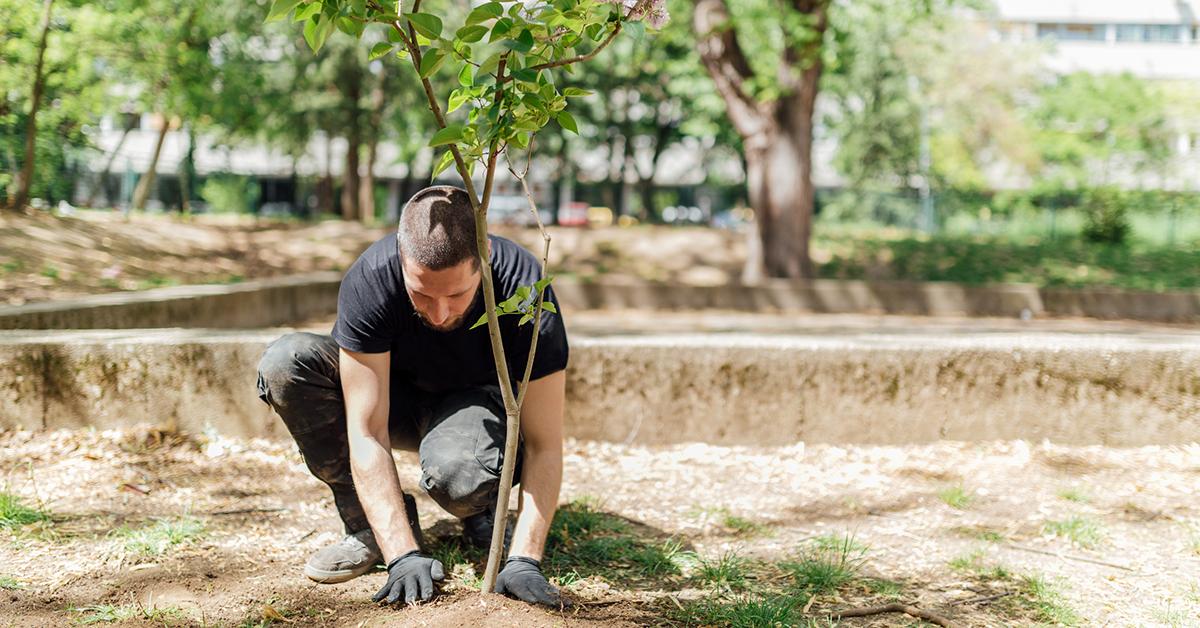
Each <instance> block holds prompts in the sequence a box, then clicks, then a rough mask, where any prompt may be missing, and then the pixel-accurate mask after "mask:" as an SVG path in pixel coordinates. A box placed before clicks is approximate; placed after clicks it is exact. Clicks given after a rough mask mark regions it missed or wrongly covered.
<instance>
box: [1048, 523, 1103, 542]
mask: <svg viewBox="0 0 1200 628" xmlns="http://www.w3.org/2000/svg"><path fill="white" fill-rule="evenodd" d="M1043 531H1044V532H1045V533H1046V534H1052V535H1054V536H1058V537H1063V538H1067V539H1070V540H1071V542H1072V543H1074V544H1075V545H1078V546H1080V547H1084V548H1089V549H1090V548H1093V547H1096V546H1097V545H1099V544H1100V543H1101V541H1103V540H1104V529H1103V528H1102V527H1101V526H1100V523H1099V522H1098V521H1096V520H1095V519H1091V518H1089V517H1080V516H1075V517H1070V518H1068V519H1064V520H1062V521H1047V522H1046V525H1045V526H1044V527H1043Z"/></svg>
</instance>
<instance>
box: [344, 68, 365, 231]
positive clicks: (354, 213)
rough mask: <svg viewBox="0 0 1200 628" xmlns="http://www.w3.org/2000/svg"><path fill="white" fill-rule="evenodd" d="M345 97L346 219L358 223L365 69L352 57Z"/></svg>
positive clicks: (345, 81) (347, 69) (346, 81)
mask: <svg viewBox="0 0 1200 628" xmlns="http://www.w3.org/2000/svg"><path fill="white" fill-rule="evenodd" d="M342 81H343V83H342V94H343V98H345V106H346V167H345V169H344V170H343V171H342V219H343V220H357V219H358V217H359V216H360V211H359V205H358V195H359V175H358V167H359V162H360V155H359V149H360V148H361V147H362V120H361V119H360V116H359V106H358V101H359V100H360V99H361V98H362V67H361V66H360V65H359V64H358V59H357V57H355V56H354V55H353V53H350V54H348V55H347V57H346V58H345V59H344V65H343V69H342Z"/></svg>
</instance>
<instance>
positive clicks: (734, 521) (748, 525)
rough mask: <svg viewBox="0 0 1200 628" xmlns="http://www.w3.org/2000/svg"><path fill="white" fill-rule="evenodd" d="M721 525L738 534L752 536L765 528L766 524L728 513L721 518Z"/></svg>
mask: <svg viewBox="0 0 1200 628" xmlns="http://www.w3.org/2000/svg"><path fill="white" fill-rule="evenodd" d="M721 525H723V526H725V527H726V528H729V529H730V530H733V533H734V534H737V535H738V536H754V535H757V534H760V533H762V532H763V531H764V530H766V526H764V525H763V524H761V523H757V522H754V521H751V520H749V519H744V518H742V517H739V516H737V515H734V514H729V513H727V514H726V515H725V516H724V517H722V518H721Z"/></svg>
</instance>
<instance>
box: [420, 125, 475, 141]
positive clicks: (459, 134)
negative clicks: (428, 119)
mask: <svg viewBox="0 0 1200 628" xmlns="http://www.w3.org/2000/svg"><path fill="white" fill-rule="evenodd" d="M465 132H466V127H464V126H463V125H461V124H451V125H450V126H448V127H446V128H444V129H439V130H438V132H437V133H434V134H433V139H431V140H429V145H430V146H435V147H436V146H445V145H446V144H453V143H455V142H458V141H460V140H462V138H463V135H464V134H465Z"/></svg>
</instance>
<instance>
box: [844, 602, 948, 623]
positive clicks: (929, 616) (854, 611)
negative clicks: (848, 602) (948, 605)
mask: <svg viewBox="0 0 1200 628" xmlns="http://www.w3.org/2000/svg"><path fill="white" fill-rule="evenodd" d="M885 613H904V614H905V615H911V616H913V617H916V618H918V619H924V620H925V621H927V622H929V623H931V624H937V625H939V626H945V627H946V628H953V627H954V626H955V624H954V622H952V621H950V620H949V619H946V618H945V617H942V616H941V615H938V614H937V613H934V612H931V611H926V610H922V609H919V608H917V607H915V606H908V605H906V604H885V605H883V606H868V607H865V608H851V609H847V610H844V611H840V612H837V613H831V614H830V615H829V618H830V619H832V620H834V621H838V620H841V619H845V618H847V617H867V616H870V615H883V614H885Z"/></svg>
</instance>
